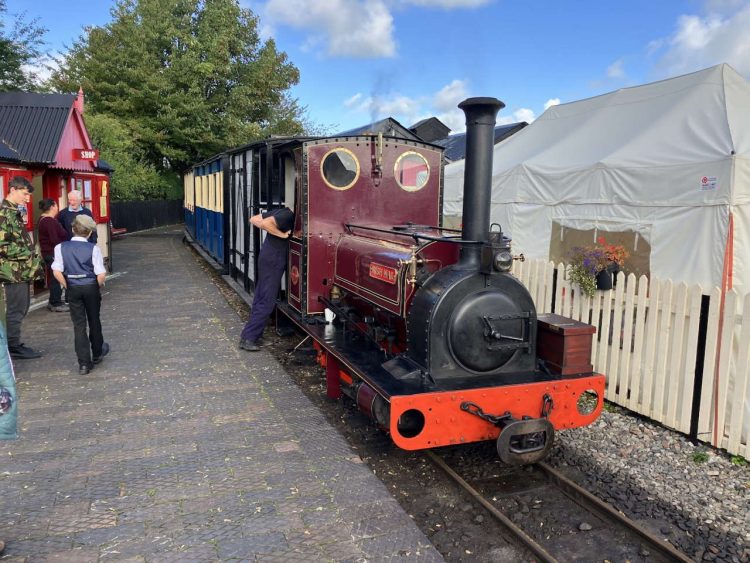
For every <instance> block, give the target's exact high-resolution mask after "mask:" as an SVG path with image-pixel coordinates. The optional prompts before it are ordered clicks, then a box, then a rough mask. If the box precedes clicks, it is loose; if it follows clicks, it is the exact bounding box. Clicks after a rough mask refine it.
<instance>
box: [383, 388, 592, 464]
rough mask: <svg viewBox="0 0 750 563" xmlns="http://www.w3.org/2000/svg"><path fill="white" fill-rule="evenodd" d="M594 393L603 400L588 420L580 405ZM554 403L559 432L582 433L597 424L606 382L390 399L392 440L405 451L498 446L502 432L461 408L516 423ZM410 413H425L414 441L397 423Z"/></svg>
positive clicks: (553, 419)
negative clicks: (484, 443)
mask: <svg viewBox="0 0 750 563" xmlns="http://www.w3.org/2000/svg"><path fill="white" fill-rule="evenodd" d="M589 389H592V390H594V391H596V393H597V394H598V396H599V400H598V403H597V405H596V408H595V409H594V411H593V412H592V413H590V414H587V415H583V414H580V413H579V412H578V409H577V406H576V403H577V401H578V398H579V397H580V395H581V393H583V392H584V391H587V390H589ZM545 395H549V396H550V397H552V400H553V402H554V403H553V408H552V411H551V412H550V415H549V420H550V422H551V423H552V425H553V426H554V427H555V430H560V429H564V428H577V427H579V426H586V425H588V424H591V423H592V422H594V421H595V420H596V419H597V417H598V416H599V414H600V413H601V410H602V406H603V404H604V376H603V375H601V374H594V375H591V376H585V377H580V378H571V379H562V380H556V381H544V382H541V383H524V384H518V385H506V386H502V387H486V388H483V389H468V390H459V391H441V392H436V393H422V394H418V395H404V396H393V397H391V419H390V428H391V439H392V440H393V442H394V443H395V444H396V445H397V446H399V447H400V448H403V449H405V450H420V449H425V448H434V447H437V446H447V445H451V444H465V443H469V442H479V441H483V440H495V439H497V437H498V436H499V435H500V429H499V428H498V427H497V426H495V425H493V424H490V423H489V422H487V421H486V420H483V419H481V418H479V417H478V416H476V415H474V414H470V413H468V412H465V411H462V410H461V403H463V402H465V401H469V402H472V403H475V404H477V405H479V406H480V407H481V408H482V410H483V411H484V412H486V413H488V414H492V415H502V414H504V413H505V412H510V413H511V415H512V416H513V418H515V419H517V420H518V419H521V418H523V417H524V416H529V417H531V418H540V416H541V411H542V404H543V401H544V396H545ZM408 410H417V411H419V412H421V413H422V415H423V416H424V419H425V425H424V428H423V429H422V431H421V432H420V433H419V434H418V435H417V436H415V437H413V438H405V437H404V436H402V435H401V434H399V432H398V431H397V426H398V419H399V417H400V416H401V415H403V414H404V413H405V412H406V411H408Z"/></svg>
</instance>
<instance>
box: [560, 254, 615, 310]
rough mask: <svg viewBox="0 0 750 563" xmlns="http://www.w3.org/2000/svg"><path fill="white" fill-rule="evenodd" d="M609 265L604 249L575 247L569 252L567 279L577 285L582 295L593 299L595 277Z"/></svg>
mask: <svg viewBox="0 0 750 563" xmlns="http://www.w3.org/2000/svg"><path fill="white" fill-rule="evenodd" d="M609 264H610V259H609V258H608V256H607V253H606V251H605V249H604V247H601V246H597V245H593V246H576V247H575V248H573V250H571V251H570V264H569V266H568V279H569V280H570V281H572V282H573V283H576V284H578V287H580V288H581V291H582V292H583V293H585V294H586V295H588V296H589V297H593V296H594V292H595V291H596V275H597V274H598V273H599V272H601V271H602V270H606V269H607V266H609Z"/></svg>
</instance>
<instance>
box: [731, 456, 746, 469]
mask: <svg viewBox="0 0 750 563" xmlns="http://www.w3.org/2000/svg"><path fill="white" fill-rule="evenodd" d="M729 461H731V462H732V465H738V466H740V467H747V460H746V459H745V458H744V457H742V456H741V455H733V456H732V457H731V458H729Z"/></svg>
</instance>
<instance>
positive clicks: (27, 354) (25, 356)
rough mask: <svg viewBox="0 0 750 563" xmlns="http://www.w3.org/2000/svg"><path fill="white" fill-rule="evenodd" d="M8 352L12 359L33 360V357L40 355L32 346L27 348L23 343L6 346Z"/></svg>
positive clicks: (39, 356)
mask: <svg viewBox="0 0 750 563" xmlns="http://www.w3.org/2000/svg"><path fill="white" fill-rule="evenodd" d="M8 352H10V357H11V358H13V359H14V360H33V359H34V358H41V357H42V354H41V353H40V352H37V351H36V350H34V349H33V348H29V347H28V346H26V345H24V344H19V345H18V346H8Z"/></svg>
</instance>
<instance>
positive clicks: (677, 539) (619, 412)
mask: <svg viewBox="0 0 750 563" xmlns="http://www.w3.org/2000/svg"><path fill="white" fill-rule="evenodd" d="M558 439H559V445H558V447H557V448H555V449H554V451H553V453H552V455H551V456H550V458H549V459H548V462H549V463H550V465H553V466H555V467H557V468H559V469H561V470H564V472H565V473H567V474H568V475H569V476H571V477H573V478H575V480H576V481H578V482H579V484H581V485H582V486H583V487H585V488H586V489H588V490H589V491H591V492H592V493H594V494H596V495H597V496H599V497H600V498H602V499H603V500H605V501H607V502H609V503H610V504H612V505H613V506H614V507H615V508H617V509H619V510H621V511H622V512H624V513H625V514H627V515H628V516H630V517H631V518H633V519H634V520H637V521H640V522H641V523H642V524H644V525H646V526H650V527H651V529H652V530H653V531H658V532H660V533H661V534H662V535H663V536H664V537H665V538H669V540H670V541H671V542H672V543H673V544H675V545H676V546H677V547H678V548H679V549H680V550H681V551H683V552H685V553H687V554H689V555H690V556H691V557H693V558H694V559H695V560H696V561H736V562H743V563H744V562H747V561H750V467H748V465H747V463H746V462H745V463H743V461H744V460H741V459H735V461H734V463H733V461H732V458H731V457H730V456H727V455H725V454H722V453H721V452H718V451H716V450H713V449H711V448H710V447H707V446H705V445H695V444H693V443H691V442H690V441H689V440H688V439H687V438H686V437H685V436H684V435H682V434H680V433H678V432H674V431H671V430H669V429H667V428H664V427H662V426H660V425H658V424H655V423H653V422H650V421H648V420H644V419H641V418H640V417H637V416H634V415H632V414H631V413H628V412H627V411H625V410H624V409H619V408H608V410H605V411H604V412H603V413H602V416H601V417H600V418H599V420H597V422H595V423H594V424H593V425H591V426H589V427H587V428H579V429H576V430H568V431H564V432H561V433H559V435H558ZM701 458H707V459H706V461H702V462H701V461H700V459H701Z"/></svg>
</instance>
